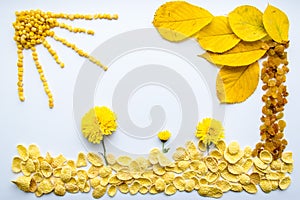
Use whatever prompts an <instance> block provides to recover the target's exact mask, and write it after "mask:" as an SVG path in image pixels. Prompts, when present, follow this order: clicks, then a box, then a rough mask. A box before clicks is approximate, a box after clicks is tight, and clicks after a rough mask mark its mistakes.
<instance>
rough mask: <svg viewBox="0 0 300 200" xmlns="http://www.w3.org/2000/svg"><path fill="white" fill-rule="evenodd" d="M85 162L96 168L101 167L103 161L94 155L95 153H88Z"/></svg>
mask: <svg viewBox="0 0 300 200" xmlns="http://www.w3.org/2000/svg"><path fill="white" fill-rule="evenodd" d="M87 160H88V161H89V162H90V163H91V164H92V165H93V166H96V167H101V166H103V160H102V158H101V157H100V156H99V155H98V154H96V153H91V152H89V153H88V154H87Z"/></svg>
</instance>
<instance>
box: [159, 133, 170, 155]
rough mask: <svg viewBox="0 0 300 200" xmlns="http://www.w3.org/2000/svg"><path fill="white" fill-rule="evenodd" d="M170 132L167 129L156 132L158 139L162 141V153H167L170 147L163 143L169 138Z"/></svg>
mask: <svg viewBox="0 0 300 200" xmlns="http://www.w3.org/2000/svg"><path fill="white" fill-rule="evenodd" d="M171 135H172V134H171V133H170V131H168V130H165V131H161V132H159V133H158V134H157V137H158V139H160V141H161V142H162V148H161V149H162V152H163V153H167V152H168V151H169V150H170V148H165V143H166V142H167V141H168V140H169V138H170V137H171Z"/></svg>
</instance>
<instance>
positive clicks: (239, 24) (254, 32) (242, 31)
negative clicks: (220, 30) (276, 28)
mask: <svg viewBox="0 0 300 200" xmlns="http://www.w3.org/2000/svg"><path fill="white" fill-rule="evenodd" d="M262 15H263V14H262V12H261V11H260V10H258V9H257V8H255V7H253V6H249V5H243V6H239V7H237V8H236V9H234V10H233V11H232V12H230V13H229V15H228V20H229V24H230V27H231V28H232V30H233V32H234V33H235V34H236V35H237V36H238V37H239V38H241V39H242V40H244V41H249V42H251V41H256V40H260V39H262V38H263V37H265V36H266V35H267V32H266V31H265V29H264V25H263V22H262Z"/></svg>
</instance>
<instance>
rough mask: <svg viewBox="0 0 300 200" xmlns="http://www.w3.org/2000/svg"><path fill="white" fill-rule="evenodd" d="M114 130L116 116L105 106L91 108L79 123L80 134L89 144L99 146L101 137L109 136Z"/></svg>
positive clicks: (115, 127)
mask: <svg viewBox="0 0 300 200" xmlns="http://www.w3.org/2000/svg"><path fill="white" fill-rule="evenodd" d="M116 129H117V122H116V115H115V113H114V112H113V111H111V110H110V109H109V108H107V107H105V106H102V107H98V106H96V107H94V108H92V109H91V110H89V111H88V112H87V113H86V114H85V115H84V116H83V118H82V121H81V131H82V134H83V135H84V137H86V138H87V139H88V141H89V142H91V143H97V144H99V143H100V141H101V140H102V139H103V135H111V134H112V132H114V131H115V130H116Z"/></svg>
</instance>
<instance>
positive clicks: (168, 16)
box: [153, 1, 213, 41]
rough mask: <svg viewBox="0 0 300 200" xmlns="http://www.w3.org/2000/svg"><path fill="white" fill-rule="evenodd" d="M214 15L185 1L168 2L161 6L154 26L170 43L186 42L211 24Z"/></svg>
mask: <svg viewBox="0 0 300 200" xmlns="http://www.w3.org/2000/svg"><path fill="white" fill-rule="evenodd" d="M212 19H213V15H212V14H211V13H210V12H208V11H207V10H205V9H203V8H200V7H197V6H194V5H192V4H189V3H187V2H184V1H174V2H167V3H165V4H163V5H162V6H160V7H159V8H158V9H157V11H156V13H155V16H154V20H153V25H154V26H155V27H156V28H157V30H158V31H159V33H160V34H161V36H162V37H163V38H165V39H167V40H169V41H181V40H184V39H186V38H188V37H190V36H192V35H194V34H195V33H196V32H198V31H199V30H200V29H202V28H203V27H204V26H206V25H207V24H209V23H210V22H211V20H212Z"/></svg>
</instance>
